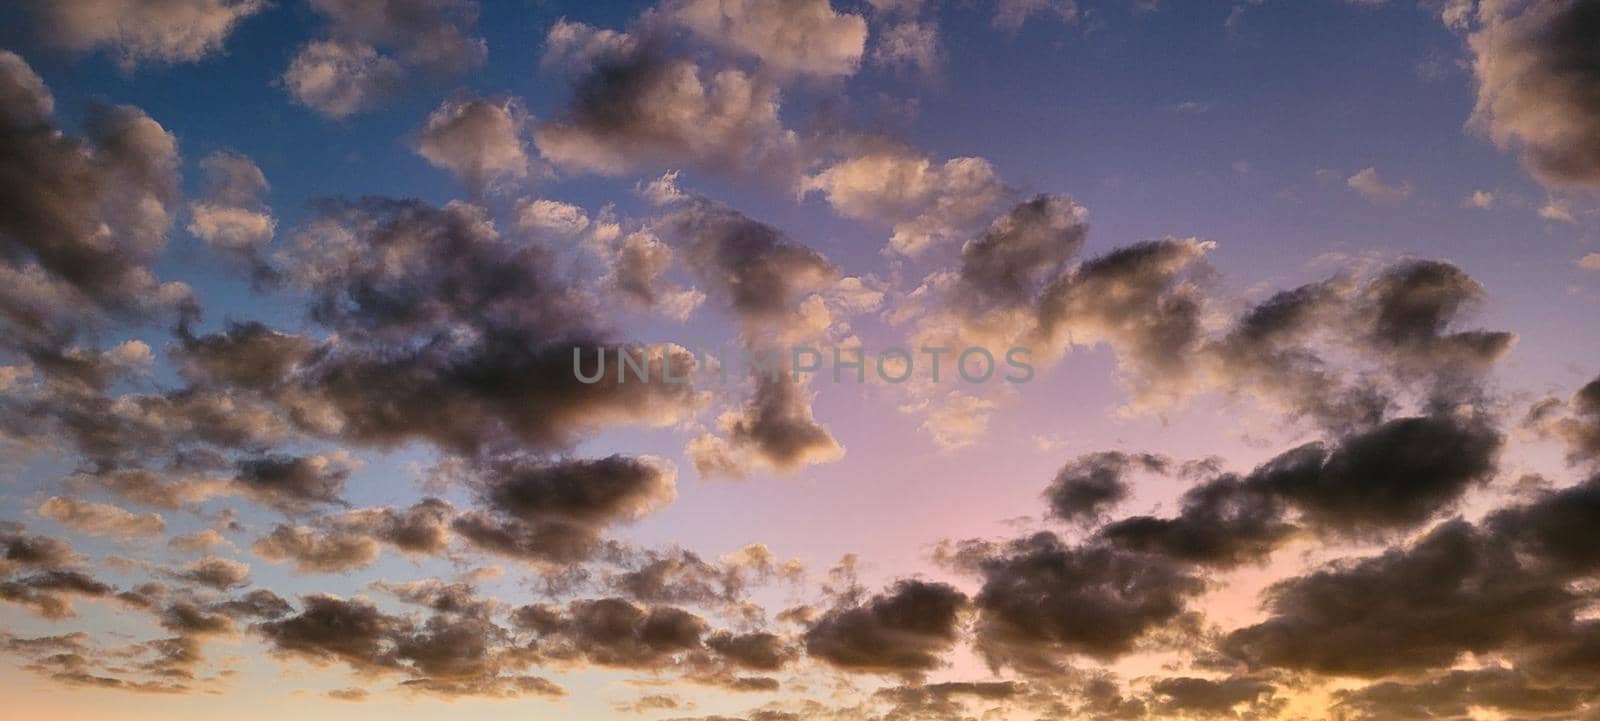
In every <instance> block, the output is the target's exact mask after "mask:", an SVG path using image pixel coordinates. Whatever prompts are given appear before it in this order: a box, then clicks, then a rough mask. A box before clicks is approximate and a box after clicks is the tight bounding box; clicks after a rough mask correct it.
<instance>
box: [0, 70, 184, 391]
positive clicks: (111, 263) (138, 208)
mask: <svg viewBox="0 0 1600 721" xmlns="http://www.w3.org/2000/svg"><path fill="white" fill-rule="evenodd" d="M0 104H3V105H0V167H4V168H6V169H7V171H6V176H7V178H9V180H8V181H7V182H5V183H0V206H4V207H6V208H9V209H10V212H8V213H6V214H5V215H4V217H3V218H0V249H3V252H0V256H3V258H4V260H3V261H0V281H3V283H0V285H3V287H4V288H5V290H4V291H3V296H0V299H3V303H0V307H3V308H4V309H5V310H4V313H3V315H0V318H3V319H4V321H5V324H6V327H7V329H8V333H9V335H10V336H11V337H9V338H8V339H7V341H8V342H7V345H8V346H10V347H13V348H21V349H23V350H24V351H25V352H27V353H28V354H29V355H32V356H36V357H38V358H37V360H38V362H41V363H50V362H51V358H53V357H59V356H60V355H61V354H62V353H63V352H64V351H63V348H62V346H64V345H65V344H66V342H67V340H68V339H70V337H71V335H72V334H73V333H75V332H76V331H77V329H78V327H79V326H80V325H81V323H82V321H83V320H85V319H88V318H96V317H102V316H107V315H109V316H115V317H119V318H124V319H126V318H140V317H145V318H148V317H151V316H153V315H155V314H157V313H158V312H164V311H171V310H183V311H184V312H185V313H189V314H193V313H195V312H197V309H196V306H195V305H194V301H193V299H192V297H191V295H190V291H189V289H188V288H187V286H184V285H182V284H178V283H167V284H162V283H161V282H160V281H158V280H157V279H156V277H155V276H154V274H153V273H152V272H151V271H150V269H149V265H150V263H151V262H152V261H153V260H154V258H155V256H156V254H157V253H158V252H159V251H160V250H161V248H162V247H163V246H164V245H165V243H166V232H167V229H168V228H169V227H170V225H171V223H172V217H173V214H174V212H175V206H176V203H177V200H178V145H177V140H176V139H175V138H174V137H173V136H172V134H171V133H169V132H167V131H166V129H164V128H162V127H161V125H160V124H158V123H156V121H154V120H151V119H150V118H149V117H148V116H146V115H145V114H144V113H143V112H141V111H139V110H138V109H136V108H132V107H128V106H116V107H107V106H94V107H92V108H91V109H90V110H89V112H88V114H87V117H86V119H85V123H84V126H85V133H86V136H87V137H86V138H84V139H80V138H76V137H73V136H71V135H68V134H65V133H62V132H60V131H58V130H57V129H56V128H54V127H52V126H51V124H50V120H51V114H52V112H53V110H54V107H55V104H54V100H53V98H52V97H51V96H50V93H49V90H48V89H47V88H45V86H44V83H43V81H41V80H40V78H39V76H38V75H37V74H35V73H34V72H33V70H32V69H31V68H30V67H28V64H27V63H26V62H25V61H23V59H22V58H21V57H19V56H17V55H15V54H13V53H10V52H3V51H0ZM41 356H42V357H41Z"/></svg>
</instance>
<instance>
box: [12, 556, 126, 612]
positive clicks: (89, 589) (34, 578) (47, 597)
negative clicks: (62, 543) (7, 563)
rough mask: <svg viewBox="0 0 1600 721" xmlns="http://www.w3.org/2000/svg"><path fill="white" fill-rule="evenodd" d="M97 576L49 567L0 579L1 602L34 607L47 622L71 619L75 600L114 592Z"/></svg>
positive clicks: (99, 596) (98, 596)
mask: <svg viewBox="0 0 1600 721" xmlns="http://www.w3.org/2000/svg"><path fill="white" fill-rule="evenodd" d="M114 590H115V589H113V588H112V587H111V586H108V585H106V584H104V583H101V582H100V581H97V580H95V579H94V577H92V576H90V575H88V574H86V573H83V572H82V571H74V570H70V569H64V568H47V569H44V570H42V571H37V572H34V573H31V574H28V575H26V576H19V577H14V578H8V579H3V580H0V601H3V602H6V603H13V604H17V605H19V606H26V607H29V608H32V609H33V610H34V611H35V612H37V613H38V614H39V615H40V616H43V617H44V618H48V619H61V618H71V617H72V616H73V615H75V614H74V612H73V609H72V600H71V599H72V597H74V596H80V597H85V598H101V597H104V596H109V595H111V593H112V591H114Z"/></svg>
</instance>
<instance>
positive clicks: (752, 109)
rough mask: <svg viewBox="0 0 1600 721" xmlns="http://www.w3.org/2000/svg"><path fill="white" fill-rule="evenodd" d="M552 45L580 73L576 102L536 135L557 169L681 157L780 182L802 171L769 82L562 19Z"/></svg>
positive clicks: (555, 60) (599, 168) (554, 56)
mask: <svg viewBox="0 0 1600 721" xmlns="http://www.w3.org/2000/svg"><path fill="white" fill-rule="evenodd" d="M641 31H642V32H643V34H645V35H647V36H650V35H651V34H652V33H651V30H650V29H649V28H641ZM545 45H546V64H547V65H552V64H554V65H564V66H566V67H567V68H568V69H569V70H570V71H571V72H572V76H573V78H574V80H573V88H572V99H571V101H570V102H569V104H568V105H567V106H566V107H565V108H563V109H562V110H561V111H559V112H558V113H557V114H556V116H555V117H554V118H552V119H551V120H549V121H546V122H544V123H542V124H540V125H539V126H538V128H537V129H536V130H535V132H534V140H535V142H536V143H537V145H538V147H539V151H540V152H541V153H542V154H543V155H544V156H545V158H546V159H548V160H550V161H551V162H553V163H555V164H556V165H557V166H559V167H563V168H568V169H572V170H577V171H585V172H595V173H604V174H611V175H615V174H620V173H623V172H626V171H629V170H633V169H637V168H639V167H641V166H645V165H648V164H680V163H688V164H693V165H697V166H700V167H704V168H710V169H713V170H718V171H723V172H736V173H741V174H747V175H748V174H765V175H770V176H775V177H779V178H790V177H793V176H794V174H795V172H796V171H797V168H798V163H797V158H798V153H799V141H798V139H797V137H796V135H795V134H794V133H793V132H792V131H790V130H788V129H786V128H784V127H783V124H782V120H781V118H780V117H779V110H780V108H779V95H778V88H777V85H776V84H775V83H773V82H772V80H771V79H770V78H766V77H763V76H760V75H756V76H751V75H747V74H745V73H744V72H742V71H739V70H735V69H724V70H719V71H717V72H714V73H712V72H707V71H705V70H703V69H702V68H700V67H699V66H698V65H696V64H695V63H694V62H693V61H691V60H687V59H684V58H678V57H671V56H669V55H667V54H665V53H664V52H663V51H664V46H663V44H662V43H661V42H660V39H658V38H655V37H647V38H645V39H642V40H641V39H636V38H635V37H634V36H633V35H630V34H623V33H616V32H613V31H608V30H598V29H596V28H593V27H590V26H588V25H583V24H581V23H572V22H567V21H565V20H562V21H558V22H557V23H556V24H555V25H554V26H553V27H552V28H551V29H550V33H549V35H548V37H547V39H546V43H545Z"/></svg>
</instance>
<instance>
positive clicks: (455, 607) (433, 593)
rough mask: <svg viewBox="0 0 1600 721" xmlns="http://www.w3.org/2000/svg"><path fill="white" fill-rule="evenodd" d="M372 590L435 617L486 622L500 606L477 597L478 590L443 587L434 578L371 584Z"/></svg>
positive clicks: (463, 585) (462, 586) (458, 585)
mask: <svg viewBox="0 0 1600 721" xmlns="http://www.w3.org/2000/svg"><path fill="white" fill-rule="evenodd" d="M373 587H374V588H378V589H382V590H384V591H387V592H389V593H392V594H394V596H395V598H398V599H400V600H402V601H405V602H406V603H411V604H416V605H418V606H423V607H426V608H428V609H430V610H432V611H433V612H435V613H453V614H459V615H463V616H474V617H477V618H487V617H488V616H489V614H490V613H491V612H493V611H494V610H495V609H496V608H497V607H498V606H499V602H498V601H495V600H494V599H492V598H483V597H481V596H479V595H478V591H477V589H476V588H474V587H473V586H472V585H471V584H467V583H445V582H444V581H441V580H439V579H437V578H428V579H423V580H420V581H411V582H409V583H387V582H383V581H379V582H377V583H375V584H373Z"/></svg>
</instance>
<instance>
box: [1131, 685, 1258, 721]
mask: <svg viewBox="0 0 1600 721" xmlns="http://www.w3.org/2000/svg"><path fill="white" fill-rule="evenodd" d="M1150 690H1151V691H1153V692H1154V693H1155V695H1156V696H1157V698H1158V699H1159V700H1158V703H1157V705H1156V707H1157V709H1158V710H1160V711H1164V712H1167V713H1179V714H1194V715H1198V716H1202V717H1204V716H1217V717H1221V718H1239V717H1240V716H1239V715H1236V712H1235V709H1236V708H1238V707H1240V706H1245V707H1247V708H1248V711H1247V712H1246V713H1249V714H1252V715H1255V714H1260V715H1262V716H1266V715H1269V714H1272V713H1274V712H1276V711H1278V710H1279V709H1280V708H1282V706H1283V705H1284V703H1285V702H1284V701H1283V700H1280V699H1277V698H1276V697H1275V696H1274V694H1275V693H1276V691H1277V689H1276V688H1275V687H1274V686H1273V685H1272V683H1271V682H1269V681H1266V680H1263V679H1259V678H1251V677H1248V676H1232V677H1229V678H1225V679H1220V680H1212V679H1205V678H1194V677H1188V676H1179V677H1172V678H1163V679H1160V680H1157V681H1156V682H1155V683H1153V684H1151V685H1150ZM1274 702H1276V703H1274Z"/></svg>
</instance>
